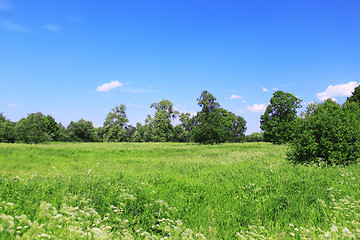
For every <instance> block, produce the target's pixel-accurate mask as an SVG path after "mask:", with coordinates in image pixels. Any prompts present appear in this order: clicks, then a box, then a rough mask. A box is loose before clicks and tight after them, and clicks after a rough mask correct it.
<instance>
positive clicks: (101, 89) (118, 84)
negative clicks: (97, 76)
mask: <svg viewBox="0 0 360 240" xmlns="http://www.w3.org/2000/svg"><path fill="white" fill-rule="evenodd" d="M122 85H123V84H122V83H121V82H119V81H117V80H115V81H111V82H110V83H104V84H103V85H101V86H98V87H97V88H96V91H98V92H108V91H110V90H111V89H114V88H117V87H121V86H122Z"/></svg>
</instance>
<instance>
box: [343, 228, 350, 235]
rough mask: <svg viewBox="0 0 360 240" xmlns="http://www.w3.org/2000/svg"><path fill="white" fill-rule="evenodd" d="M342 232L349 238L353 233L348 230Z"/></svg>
mask: <svg viewBox="0 0 360 240" xmlns="http://www.w3.org/2000/svg"><path fill="white" fill-rule="evenodd" d="M342 232H343V234H344V235H348V236H349V235H351V232H350V230H349V229H348V228H344V229H343V230H342Z"/></svg>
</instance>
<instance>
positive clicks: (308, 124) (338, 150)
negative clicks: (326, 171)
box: [288, 99, 360, 164]
mask: <svg viewBox="0 0 360 240" xmlns="http://www.w3.org/2000/svg"><path fill="white" fill-rule="evenodd" d="M295 126H296V133H297V135H296V137H295V138H294V139H293V141H292V142H291V146H292V147H291V151H290V152H289V154H288V157H289V159H290V160H292V161H294V162H298V163H309V162H322V163H326V164H347V163H351V162H354V161H356V160H357V159H358V158H359V157H360V150H359V149H360V106H359V104H357V103H347V104H345V105H344V106H340V105H339V104H337V103H336V102H334V101H332V100H331V99H328V100H326V101H325V102H324V103H321V104H317V105H315V104H312V105H309V106H308V109H307V111H306V112H305V113H304V114H303V115H302V118H300V119H298V120H297V124H296V125H295Z"/></svg>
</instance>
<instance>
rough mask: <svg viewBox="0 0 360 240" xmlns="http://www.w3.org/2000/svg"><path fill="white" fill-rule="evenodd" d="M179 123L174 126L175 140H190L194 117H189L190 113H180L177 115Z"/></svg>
mask: <svg viewBox="0 0 360 240" xmlns="http://www.w3.org/2000/svg"><path fill="white" fill-rule="evenodd" d="M179 120H180V124H178V125H176V126H175V128H174V133H175V137H174V140H175V141H177V142H190V141H191V129H192V127H193V126H194V121H195V118H193V117H191V114H190V113H181V114H180V115H179Z"/></svg>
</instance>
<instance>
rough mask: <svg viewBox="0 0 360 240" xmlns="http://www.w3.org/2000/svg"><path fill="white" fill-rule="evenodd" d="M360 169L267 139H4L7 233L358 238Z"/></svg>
mask: <svg viewBox="0 0 360 240" xmlns="http://www.w3.org/2000/svg"><path fill="white" fill-rule="evenodd" d="M359 170H360V165H359V164H354V165H350V166H337V167H319V166H316V165H294V164H291V163H289V162H288V161H287V160H286V147H285V146H278V145H272V144H267V143H242V144H221V145H211V146H207V145H195V144H181V143H86V144H84V143H51V144H44V145H23V144H0V239H14V238H22V239H34V238H37V237H38V238H42V239H45V238H58V239H84V238H85V239H86V238H87V239H93V238H94V239H119V238H121V239H166V238H167V239H205V238H206V239H236V238H238V239H251V238H254V239H271V238H272V239H289V238H294V239H300V238H303V239H314V238H315V239H321V238H324V239H326V238H333V239H335V238H338V237H339V238H349V239H351V238H353V239H356V238H359V237H360V202H359V200H360V190H359V189H360V180H359V172H360V171H359Z"/></svg>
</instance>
